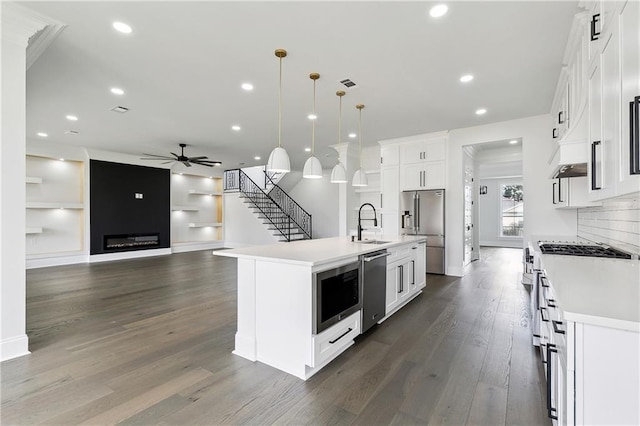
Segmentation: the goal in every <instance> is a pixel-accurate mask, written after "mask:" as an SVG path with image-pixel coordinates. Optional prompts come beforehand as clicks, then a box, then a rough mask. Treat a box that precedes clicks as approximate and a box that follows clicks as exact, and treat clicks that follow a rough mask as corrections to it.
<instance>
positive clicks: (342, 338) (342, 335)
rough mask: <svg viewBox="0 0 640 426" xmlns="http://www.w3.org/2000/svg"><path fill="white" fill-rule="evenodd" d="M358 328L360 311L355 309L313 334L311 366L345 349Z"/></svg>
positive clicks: (359, 327)
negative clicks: (340, 319)
mask: <svg viewBox="0 0 640 426" xmlns="http://www.w3.org/2000/svg"><path fill="white" fill-rule="evenodd" d="M360 330H361V325H360V311H357V312H354V313H353V314H351V315H350V316H348V317H347V318H345V319H343V320H342V321H340V322H339V323H337V324H335V325H333V326H331V327H329V328H328V329H326V330H325V331H323V332H322V333H320V334H316V335H315V336H313V337H312V344H313V365H311V367H316V366H318V365H322V364H323V363H324V362H325V361H327V360H330V359H332V358H334V357H335V356H337V355H338V354H339V353H341V352H342V351H343V350H345V349H346V348H347V347H348V346H350V345H351V343H352V341H353V339H354V338H355V337H356V336H358V335H359V334H360Z"/></svg>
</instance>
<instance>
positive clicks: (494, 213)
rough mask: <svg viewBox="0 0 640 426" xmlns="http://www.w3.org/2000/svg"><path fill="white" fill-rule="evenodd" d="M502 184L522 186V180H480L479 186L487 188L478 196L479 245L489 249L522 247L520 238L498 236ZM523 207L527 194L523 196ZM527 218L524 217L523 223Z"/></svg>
mask: <svg viewBox="0 0 640 426" xmlns="http://www.w3.org/2000/svg"><path fill="white" fill-rule="evenodd" d="M504 184H507V185H509V184H514V185H519V184H522V178H516V179H506V178H495V179H480V181H479V185H480V186H483V185H484V186H486V187H487V193H486V194H484V195H483V194H480V195H479V198H478V205H479V216H480V220H479V227H480V245H482V246H490V247H516V248H518V247H522V238H518V237H503V236H501V235H500V227H501V216H500V212H501V206H500V201H501V197H500V186H501V185H504ZM524 199H525V206H526V200H527V194H526V192H525V194H524ZM526 220H527V218H526V217H525V223H526Z"/></svg>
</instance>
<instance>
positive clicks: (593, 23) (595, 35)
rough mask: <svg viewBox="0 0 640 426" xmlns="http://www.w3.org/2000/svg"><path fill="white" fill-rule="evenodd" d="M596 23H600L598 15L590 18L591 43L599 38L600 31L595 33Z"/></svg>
mask: <svg viewBox="0 0 640 426" xmlns="http://www.w3.org/2000/svg"><path fill="white" fill-rule="evenodd" d="M598 22H600V14H599V13H596V14H595V15H593V17H591V41H596V40H598V39H599V38H600V37H598V36H599V35H600V31H596V25H598Z"/></svg>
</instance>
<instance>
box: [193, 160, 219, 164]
mask: <svg viewBox="0 0 640 426" xmlns="http://www.w3.org/2000/svg"><path fill="white" fill-rule="evenodd" d="M192 162H193V163H198V164H222V161H215V160H195V161H192Z"/></svg>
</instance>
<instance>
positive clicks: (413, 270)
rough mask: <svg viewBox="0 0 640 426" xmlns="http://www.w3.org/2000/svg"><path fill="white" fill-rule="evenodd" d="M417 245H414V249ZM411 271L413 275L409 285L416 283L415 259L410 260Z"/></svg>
mask: <svg viewBox="0 0 640 426" xmlns="http://www.w3.org/2000/svg"><path fill="white" fill-rule="evenodd" d="M416 248H417V247H414V249H416ZM411 272H412V273H413V277H412V278H411V285H416V261H415V260H412V261H411Z"/></svg>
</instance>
